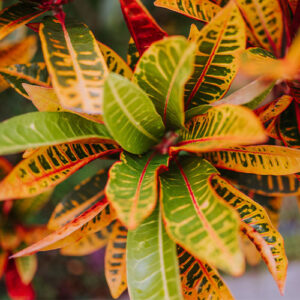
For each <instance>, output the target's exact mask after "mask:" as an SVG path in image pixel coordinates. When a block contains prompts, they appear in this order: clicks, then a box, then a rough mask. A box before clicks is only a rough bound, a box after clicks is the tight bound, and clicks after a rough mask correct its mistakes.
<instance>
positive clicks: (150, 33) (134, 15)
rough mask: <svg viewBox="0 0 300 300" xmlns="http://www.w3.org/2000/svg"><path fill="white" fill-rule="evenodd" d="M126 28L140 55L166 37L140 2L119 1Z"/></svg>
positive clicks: (137, 0) (138, 0)
mask: <svg viewBox="0 0 300 300" xmlns="http://www.w3.org/2000/svg"><path fill="white" fill-rule="evenodd" d="M120 4H121V9H122V12H123V16H124V18H125V21H126V24H127V27H128V29H129V31H130V34H131V36H132V38H133V39H134V42H135V44H136V47H137V49H138V51H139V53H140V54H143V52H144V51H145V50H146V49H147V48H148V47H149V46H150V45H151V44H152V43H154V42H156V41H159V40H161V39H162V38H164V37H165V36H167V34H166V32H164V31H163V30H162V29H161V28H160V27H159V25H158V24H157V23H156V21H155V20H154V19H153V18H152V16H151V15H150V14H149V12H148V11H147V9H146V8H145V7H144V6H143V4H142V3H141V1H140V0H120Z"/></svg>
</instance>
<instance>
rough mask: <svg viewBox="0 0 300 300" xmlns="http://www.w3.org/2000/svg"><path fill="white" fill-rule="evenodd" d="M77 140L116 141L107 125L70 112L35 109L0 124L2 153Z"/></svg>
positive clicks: (0, 151)
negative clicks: (37, 110) (36, 110)
mask: <svg viewBox="0 0 300 300" xmlns="http://www.w3.org/2000/svg"><path fill="white" fill-rule="evenodd" d="M70 124H72V126H70ZM75 141H95V142H98V143H110V144H116V143H115V142H114V141H113V139H112V137H111V135H110V134H109V132H108V130H107V129H106V127H105V126H104V124H99V123H95V122H91V121H89V120H87V119H85V118H82V117H79V116H78V115H76V114H72V113H69V112H32V113H27V114H23V115H20V116H16V117H13V118H11V119H9V120H7V121H5V122H2V123H0V154H1V155H4V154H11V153H17V152H21V151H24V150H26V149H31V148H38V147H44V146H51V145H56V144H61V143H70V142H75Z"/></svg>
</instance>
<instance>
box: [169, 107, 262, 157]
mask: <svg viewBox="0 0 300 300" xmlns="http://www.w3.org/2000/svg"><path fill="white" fill-rule="evenodd" d="M265 140H266V135H265V132H264V129H263V127H262V125H261V123H260V122H259V119H258V118H257V117H256V116H255V115H254V113H253V112H251V111H250V110H249V109H247V108H244V107H240V106H234V105H221V106H216V107H214V108H212V109H210V110H209V111H208V112H207V113H206V114H203V115H199V116H196V117H194V118H192V119H191V120H190V121H189V122H187V124H186V129H185V130H181V131H180V132H179V143H178V144H177V145H175V146H174V147H172V148H171V152H178V151H180V150H184V151H190V152H206V151H213V150H217V149H222V148H225V147H231V146H237V145H247V144H254V143H255V144H256V143H261V142H263V141H265Z"/></svg>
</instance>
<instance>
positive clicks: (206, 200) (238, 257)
mask: <svg viewBox="0 0 300 300" xmlns="http://www.w3.org/2000/svg"><path fill="white" fill-rule="evenodd" d="M216 173H217V170H216V169H215V168H214V167H213V166H212V165H211V164H209V163H208V162H207V161H205V160H204V159H201V158H192V157H190V158H183V159H181V160H180V161H176V164H173V165H171V167H170V168H169V171H168V172H166V173H163V174H162V175H161V176H160V182H161V193H160V195H161V203H162V206H163V217H164V223H165V225H166V230H167V232H168V234H169V235H170V236H171V237H172V239H174V240H175V241H176V243H178V244H179V245H181V246H182V247H184V249H186V250H187V251H189V252H190V253H191V254H192V255H193V256H195V257H197V258H198V259H200V260H203V261H205V262H207V263H209V264H212V265H214V266H216V267H217V268H220V269H222V270H224V271H227V272H230V273H231V274H234V275H238V274H241V273H242V272H243V268H244V261H243V256H242V253H241V251H240V249H239V242H238V230H239V220H238V216H237V215H236V212H235V211H234V210H233V209H232V208H231V207H229V205H226V204H225V203H223V202H222V201H221V200H220V199H219V198H218V197H217V196H216V195H215V193H214V190H213V189H212V188H211V187H210V185H209V178H210V177H211V176H212V175H213V174H216Z"/></svg>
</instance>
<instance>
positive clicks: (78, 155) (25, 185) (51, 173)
mask: <svg viewBox="0 0 300 300" xmlns="http://www.w3.org/2000/svg"><path fill="white" fill-rule="evenodd" d="M119 151H120V150H119V149H118V148H117V147H116V146H114V145H105V144H91V143H90V144H75V143H69V144H61V145H57V146H51V147H42V148H40V149H38V150H36V151H34V152H33V153H32V154H31V155H30V156H29V157H27V158H26V159H24V160H23V161H21V162H20V163H19V164H18V165H17V166H16V167H15V168H14V169H13V170H12V171H11V172H10V173H9V175H8V176H7V177H6V178H5V179H4V180H3V181H2V182H1V183H0V200H5V199H19V198H26V197H32V196H35V195H38V194H40V193H42V192H45V191H47V190H49V189H51V188H52V187H54V186H56V185H57V184H58V183H60V182H62V181H63V180H65V179H66V178H68V177H69V176H70V175H71V174H73V173H74V172H75V171H77V170H78V169H80V168H82V167H83V166H84V165H86V164H88V163H89V162H91V161H92V160H94V159H97V158H100V157H102V156H107V155H110V154H113V153H116V152H119Z"/></svg>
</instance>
